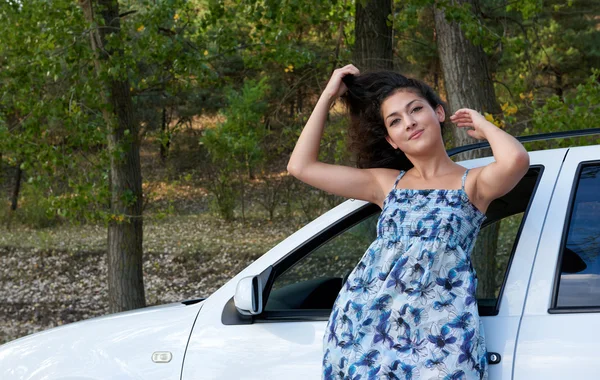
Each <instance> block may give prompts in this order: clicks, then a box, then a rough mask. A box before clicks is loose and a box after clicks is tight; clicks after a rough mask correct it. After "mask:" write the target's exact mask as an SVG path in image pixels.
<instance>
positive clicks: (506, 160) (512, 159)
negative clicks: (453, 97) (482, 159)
mask: <svg viewBox="0 0 600 380" xmlns="http://www.w3.org/2000/svg"><path fill="white" fill-rule="evenodd" d="M450 120H451V121H452V122H453V123H455V124H456V125H457V126H458V127H472V128H473V129H469V130H467V134H468V135H469V136H471V137H473V138H476V139H478V140H484V139H485V140H487V141H488V142H489V143H490V147H491V148H492V153H493V155H494V160H495V162H492V163H491V164H489V165H486V166H484V167H483V169H481V170H480V171H479V173H478V175H477V176H476V179H475V193H476V194H474V196H475V197H476V198H479V199H480V200H482V201H483V202H484V203H489V202H491V201H493V200H494V199H496V198H499V197H501V196H503V195H504V194H506V193H508V192H509V191H510V190H512V189H513V188H514V187H515V186H516V185H517V183H519V181H520V180H521V178H523V176H524V175H525V173H527V170H528V169H529V154H528V153H527V151H526V150H525V148H524V147H523V145H521V143H520V142H519V141H518V140H517V139H515V138H514V137H512V136H511V135H509V134H508V133H506V132H504V131H503V130H502V129H500V128H498V127H496V126H495V125H494V124H492V123H490V122H489V121H488V120H486V119H485V117H483V116H482V115H481V114H480V113H479V112H477V111H474V110H472V109H468V108H462V109H459V110H458V111H456V112H455V113H454V115H452V116H450Z"/></svg>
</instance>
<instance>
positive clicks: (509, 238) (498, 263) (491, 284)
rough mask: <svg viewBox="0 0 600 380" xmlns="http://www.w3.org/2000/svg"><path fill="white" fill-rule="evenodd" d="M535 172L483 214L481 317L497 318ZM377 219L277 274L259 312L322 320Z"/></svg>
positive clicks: (477, 262)
mask: <svg viewBox="0 0 600 380" xmlns="http://www.w3.org/2000/svg"><path fill="white" fill-rule="evenodd" d="M541 171H542V167H539V166H538V167H533V168H531V169H530V170H529V172H528V173H527V174H526V176H525V177H524V178H523V180H522V181H521V182H520V183H519V184H518V185H517V186H516V187H515V188H514V189H513V190H512V191H511V192H510V193H508V194H506V195H505V196H504V197H502V198H500V199H497V200H495V201H494V202H492V204H491V205H490V206H489V208H488V210H487V213H486V216H487V219H486V221H485V223H484V225H483V226H482V229H481V232H480V234H479V236H478V238H477V241H476V244H475V247H474V249H473V256H472V257H473V265H474V268H475V271H476V273H477V277H478V282H479V284H478V289H477V293H476V295H477V299H478V303H479V310H480V314H481V315H484V316H485V315H496V314H497V313H498V310H499V299H500V298H501V294H502V289H503V284H504V282H505V279H506V278H507V274H508V270H509V268H510V262H511V261H512V255H513V254H514V251H515V247H516V242H517V241H518V239H519V236H520V231H521V228H522V225H523V221H524V220H525V218H526V214H527V208H528V206H529V204H530V201H531V199H532V196H533V194H534V191H535V188H536V185H537V183H538V180H539V177H540V174H541ZM377 210H378V209H377ZM378 211H379V210H378ZM379 215H380V212H376V213H372V214H371V215H369V216H366V217H365V218H364V219H363V220H362V221H360V222H359V223H358V224H355V225H354V226H353V227H351V228H349V229H346V230H345V231H343V232H341V233H339V234H338V235H337V236H335V237H333V238H331V239H329V240H328V241H327V242H325V243H324V244H321V245H320V246H319V247H317V248H315V249H314V250H312V251H311V252H308V253H307V254H306V255H305V256H304V257H302V258H301V259H300V260H298V261H297V262H296V263H294V264H293V265H292V266H290V267H289V268H288V269H287V270H285V271H282V272H281V273H279V274H277V275H276V276H275V278H274V280H273V282H272V286H271V289H270V292H269V294H268V298H267V303H266V306H265V312H266V313H267V314H268V313H269V312H275V311H277V312H282V311H287V312H290V313H292V314H293V312H294V311H299V310H307V309H312V310H314V309H320V310H324V311H325V312H323V313H321V314H322V315H323V316H326V315H327V314H328V313H327V311H329V310H331V308H332V306H333V303H334V302H335V299H336V297H337V295H338V293H339V291H340V289H341V288H342V285H343V283H344V281H345V279H346V278H347V276H348V275H349V273H350V272H351V271H352V269H354V267H355V266H356V265H357V264H358V262H359V261H360V259H361V257H362V256H363V255H364V254H365V252H366V250H367V248H368V247H369V245H370V244H371V243H372V242H373V240H375V238H376V232H377V231H376V225H377V219H378V218H379ZM321 314H318V315H321ZM274 315H276V317H275V318H279V317H283V316H284V315H285V314H281V313H279V314H274V313H272V314H270V315H269V319H272V318H273V316H274Z"/></svg>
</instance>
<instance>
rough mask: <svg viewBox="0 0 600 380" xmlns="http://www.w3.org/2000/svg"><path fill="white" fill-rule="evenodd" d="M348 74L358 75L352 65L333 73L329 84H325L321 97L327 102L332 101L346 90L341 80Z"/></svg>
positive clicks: (358, 72) (357, 71)
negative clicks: (323, 96) (325, 98)
mask: <svg viewBox="0 0 600 380" xmlns="http://www.w3.org/2000/svg"><path fill="white" fill-rule="evenodd" d="M348 74H352V75H358V74H360V71H359V70H358V69H357V68H356V67H355V66H354V65H352V64H350V65H346V66H344V67H341V68H339V69H336V70H334V71H333V74H331V78H329V82H327V87H325V90H324V91H323V95H325V96H327V97H328V99H329V101H331V102H332V101H334V100H335V99H337V98H339V97H340V96H342V95H343V94H344V93H345V92H346V91H347V90H348V88H347V87H346V85H345V84H344V82H342V78H343V77H344V76H345V75H348Z"/></svg>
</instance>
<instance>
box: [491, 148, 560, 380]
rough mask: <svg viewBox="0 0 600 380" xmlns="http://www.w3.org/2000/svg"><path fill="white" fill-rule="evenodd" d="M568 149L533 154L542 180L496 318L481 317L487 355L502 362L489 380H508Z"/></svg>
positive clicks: (534, 163) (525, 223)
mask: <svg viewBox="0 0 600 380" xmlns="http://www.w3.org/2000/svg"><path fill="white" fill-rule="evenodd" d="M566 153H567V149H556V150H551V151H539V152H532V153H531V154H530V165H532V166H534V165H542V166H543V170H542V172H541V178H540V179H539V183H538V186H537V189H536V192H535V194H534V195H533V199H532V201H531V202H530V206H529V210H528V211H527V215H526V217H525V220H524V221H523V228H522V233H521V236H520V237H519V241H518V242H517V246H516V248H515V253H514V256H513V259H512V263H511V264H510V268H508V277H507V279H506V282H505V285H504V291H503V293H502V298H501V299H500V308H499V311H498V315H495V316H489V317H482V320H483V324H484V329H485V339H486V346H487V350H488V352H495V353H498V354H500V356H501V361H500V363H498V364H494V365H490V366H489V379H490V380H493V379H511V378H512V371H513V363H514V357H515V356H514V353H515V348H516V341H517V334H518V331H519V324H520V321H521V315H522V313H523V307H524V305H525V299H526V296H527V288H528V284H529V278H530V276H531V268H532V266H533V261H534V258H535V252H536V248H537V246H538V242H539V238H540V232H541V230H542V227H543V225H544V220H545V216H546V212H547V210H548V203H549V202H550V197H551V196H552V191H551V190H552V188H553V187H554V184H555V183H556V178H557V177H558V173H559V171H560V167H561V163H562V157H564V156H565V154H566Z"/></svg>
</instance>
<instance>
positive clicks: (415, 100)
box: [385, 99, 421, 120]
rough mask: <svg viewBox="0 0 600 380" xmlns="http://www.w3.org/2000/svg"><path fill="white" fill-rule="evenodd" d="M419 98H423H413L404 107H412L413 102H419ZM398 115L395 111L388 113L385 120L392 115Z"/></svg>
mask: <svg viewBox="0 0 600 380" xmlns="http://www.w3.org/2000/svg"><path fill="white" fill-rule="evenodd" d="M419 100H421V99H413V100H411V101H410V102H408V104H407V105H406V106H405V107H404V108H408V107H410V105H411V104H413V103H414V102H418V101H419ZM396 115H398V112H396V111H394V112H392V113H391V114H389V115H387V116H386V118H385V120H387V119H389V118H390V117H391V116H396Z"/></svg>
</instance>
